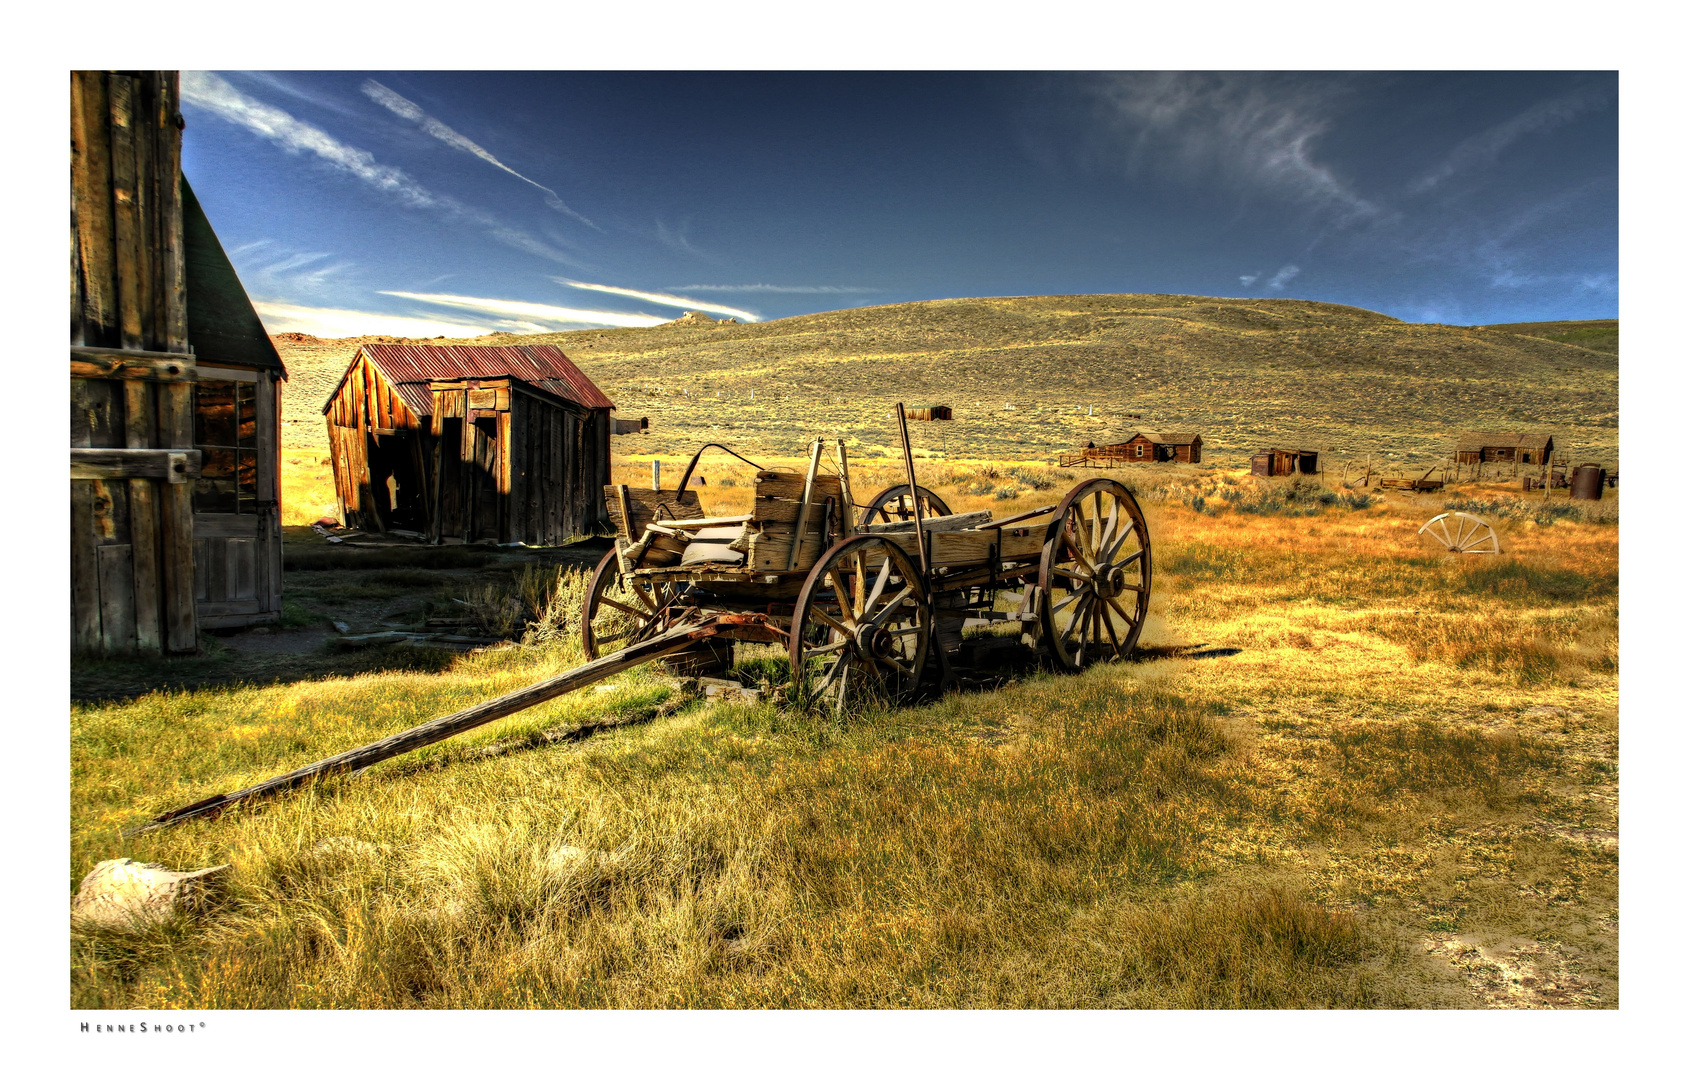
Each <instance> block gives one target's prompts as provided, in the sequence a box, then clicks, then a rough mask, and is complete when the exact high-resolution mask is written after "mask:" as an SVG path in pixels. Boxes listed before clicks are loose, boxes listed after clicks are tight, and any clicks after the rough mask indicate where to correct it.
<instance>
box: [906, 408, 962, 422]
mask: <svg viewBox="0 0 1689 1080" xmlns="http://www.w3.org/2000/svg"><path fill="white" fill-rule="evenodd" d="M904 416H905V417H906V418H907V419H910V420H950V419H952V418H953V416H952V413H951V410H950V406H948V405H928V406H926V407H924V408H920V409H909V410H908V411H907V412H905V413H904Z"/></svg>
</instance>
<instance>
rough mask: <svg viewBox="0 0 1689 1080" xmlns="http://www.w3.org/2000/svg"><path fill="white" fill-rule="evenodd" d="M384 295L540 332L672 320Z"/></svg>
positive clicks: (487, 300) (466, 299)
mask: <svg viewBox="0 0 1689 1080" xmlns="http://www.w3.org/2000/svg"><path fill="white" fill-rule="evenodd" d="M381 295H383V296H397V297H399V298H401V299H404V300H415V301H418V302H420V303H424V304H438V305H440V306H442V307H449V308H458V309H460V310H464V311H476V312H480V313H481V314H483V315H493V316H503V317H506V318H511V317H514V318H520V319H525V320H527V321H528V322H529V324H530V325H533V326H535V327H536V328H537V329H540V330H571V329H580V328H586V327H604V326H658V325H660V324H662V323H665V322H668V321H670V320H668V319H662V318H658V317H657V316H655V315H644V314H631V313H629V312H625V311H591V310H584V309H581V308H566V307H556V306H554V305H551V304H534V303H529V302H528V301H526V300H500V299H497V298H488V297H480V296H453V295H451V294H449V293H413V292H389V291H386V290H383V291H382V293H381Z"/></svg>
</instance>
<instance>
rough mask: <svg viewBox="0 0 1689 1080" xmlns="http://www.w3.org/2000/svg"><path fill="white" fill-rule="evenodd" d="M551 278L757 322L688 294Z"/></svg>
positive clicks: (573, 286)
mask: <svg viewBox="0 0 1689 1080" xmlns="http://www.w3.org/2000/svg"><path fill="white" fill-rule="evenodd" d="M551 280H553V281H555V282H557V284H559V285H567V286H569V288H571V289H586V290H588V291H590V292H601V293H610V294H611V295H613V296H629V297H632V298H633V299H635V300H644V301H647V302H648V303H652V304H663V305H665V306H667V307H677V308H687V309H692V310H695V311H714V312H717V313H719V314H722V315H731V316H733V317H734V318H735V319H739V320H741V321H743V322H759V321H760V318H761V317H760V316H758V315H756V314H755V313H754V312H750V311H742V310H740V309H739V308H731V307H725V306H723V305H721V304H712V303H710V302H709V301H708V300H694V299H692V298H691V297H689V296H675V295H674V294H673V293H656V292H641V291H639V290H638V289H624V288H621V287H620V286H618V285H594V284H592V283H590V282H586V281H570V280H569V279H568V278H560V277H554V278H552V279H551Z"/></svg>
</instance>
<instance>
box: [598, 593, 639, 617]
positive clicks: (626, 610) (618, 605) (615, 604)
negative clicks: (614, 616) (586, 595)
mask: <svg viewBox="0 0 1689 1080" xmlns="http://www.w3.org/2000/svg"><path fill="white" fill-rule="evenodd" d="M598 602H599V603H600V604H603V605H605V606H607V607H612V608H615V609H616V610H617V611H620V612H621V613H622V614H624V615H631V616H633V617H634V618H636V619H637V618H639V617H640V616H641V615H643V614H646V612H639V611H635V610H634V609H633V608H630V607H628V606H627V605H626V604H624V603H622V602H621V601H620V600H612V599H610V598H609V597H608V596H603V597H600V598H599V600H598Z"/></svg>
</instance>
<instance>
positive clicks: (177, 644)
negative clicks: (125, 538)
mask: <svg viewBox="0 0 1689 1080" xmlns="http://www.w3.org/2000/svg"><path fill="white" fill-rule="evenodd" d="M157 395H158V438H159V441H160V442H161V443H163V444H164V445H165V446H167V447H172V448H177V449H191V448H192V447H193V443H194V416H193V396H192V387H191V386H190V385H189V384H187V383H160V384H159V385H158V389H157ZM159 502H160V504H161V509H162V510H163V513H162V515H161V520H160V525H161V528H160V530H159V533H160V541H159V570H160V575H159V576H160V578H161V579H162V584H163V587H164V588H163V591H164V647H165V649H167V650H168V651H170V652H194V651H196V650H197V649H198V648H199V624H198V620H197V619H196V618H195V617H194V512H193V485H192V484H161V485H159Z"/></svg>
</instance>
